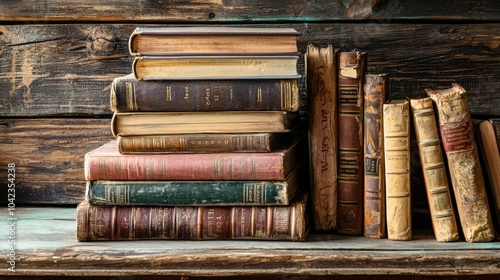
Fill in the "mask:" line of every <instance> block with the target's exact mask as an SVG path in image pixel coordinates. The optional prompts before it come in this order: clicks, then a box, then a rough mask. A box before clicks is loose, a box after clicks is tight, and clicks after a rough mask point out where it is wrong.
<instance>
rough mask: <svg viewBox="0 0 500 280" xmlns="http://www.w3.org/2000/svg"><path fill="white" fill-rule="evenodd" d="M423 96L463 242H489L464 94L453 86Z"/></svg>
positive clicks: (490, 236) (489, 220) (487, 213)
mask: <svg viewBox="0 0 500 280" xmlns="http://www.w3.org/2000/svg"><path fill="white" fill-rule="evenodd" d="M427 93H428V94H429V96H430V97H431V98H432V99H433V101H434V103H435V104H436V111H437V115H438V119H439V126H440V132H441V140H442V143H443V147H444V150H445V154H446V157H447V160H448V167H449V171H450V177H451V183H452V187H453V191H454V193H455V200H456V202H457V209H458V215H459V218H460V223H461V225H462V230H463V232H464V236H465V240H466V241H467V242H485V241H491V240H492V239H493V238H494V236H495V235H494V230H493V224H492V218H491V213H490V211H489V205H488V199H487V196H486V187H485V184H484V177H483V173H482V169H481V165H480V162H479V155H478V151H477V146H476V142H475V139H474V135H473V127H472V119H471V117H470V111H469V104H468V101H467V97H466V93H465V90H464V89H463V88H462V87H460V86H459V85H458V84H453V86H452V87H451V88H448V89H441V90H427Z"/></svg>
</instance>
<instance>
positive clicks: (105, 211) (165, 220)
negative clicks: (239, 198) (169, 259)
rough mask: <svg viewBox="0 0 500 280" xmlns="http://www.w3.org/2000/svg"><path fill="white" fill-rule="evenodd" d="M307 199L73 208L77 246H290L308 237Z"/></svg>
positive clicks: (81, 206) (85, 203) (82, 206)
mask: <svg viewBox="0 0 500 280" xmlns="http://www.w3.org/2000/svg"><path fill="white" fill-rule="evenodd" d="M306 204H307V195H305V194H304V195H300V196H298V197H297V200H295V201H294V202H293V203H292V204H290V205H288V206H172V207H168V206H165V207H160V206H158V207H155V206H98V205H91V204H89V203H88V201H83V202H81V203H80V204H79V205H78V206H77V210H76V211H77V215H76V225H77V228H76V237H77V240H78V241H94V240H95V241H97V240H138V239H147V240H151V239H172V240H179V239H184V240H207V239H215V240H227V239H242V240H292V241H303V240H305V239H306V237H307V233H308V227H307V212H306Z"/></svg>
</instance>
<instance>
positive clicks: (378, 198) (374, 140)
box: [363, 74, 389, 238]
mask: <svg viewBox="0 0 500 280" xmlns="http://www.w3.org/2000/svg"><path fill="white" fill-rule="evenodd" d="M388 91H389V75H387V74H367V75H366V77H365V84H364V104H363V107H364V111H363V112H364V125H363V140H364V157H365V161H364V163H365V178H364V180H365V189H364V208H365V217H364V236H365V237H369V238H384V237H385V236H386V230H385V228H386V224H385V180H384V176H385V169H384V141H383V140H384V139H383V137H384V135H383V118H382V106H383V104H384V103H385V101H386V99H387V96H388Z"/></svg>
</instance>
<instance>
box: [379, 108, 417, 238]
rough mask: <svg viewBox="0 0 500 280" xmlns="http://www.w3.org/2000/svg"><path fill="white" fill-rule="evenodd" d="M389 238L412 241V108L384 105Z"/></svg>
mask: <svg viewBox="0 0 500 280" xmlns="http://www.w3.org/2000/svg"><path fill="white" fill-rule="evenodd" d="M383 119H384V158H385V182H386V216H387V238H388V239H390V240H411V239H412V224H411V206H412V204H411V179H410V106H409V102H408V101H406V100H393V101H390V102H389V103H386V104H384V105H383Z"/></svg>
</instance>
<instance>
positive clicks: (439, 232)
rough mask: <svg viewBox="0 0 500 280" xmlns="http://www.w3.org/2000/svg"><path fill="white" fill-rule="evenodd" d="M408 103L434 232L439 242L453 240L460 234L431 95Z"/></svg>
mask: <svg viewBox="0 0 500 280" xmlns="http://www.w3.org/2000/svg"><path fill="white" fill-rule="evenodd" d="M410 105H411V109H412V115H413V123H414V129H415V132H416V139H417V143H418V148H419V154H420V162H421V164H422V171H423V176H424V180H425V187H426V191H427V199H428V201H429V209H430V213H431V218H432V227H433V229H434V235H435V237H436V240H437V241H440V242H447V241H456V240H458V239H459V238H460V234H459V232H458V226H457V221H456V215H455V210H454V209H453V202H452V198H451V195H450V186H449V184H448V176H447V170H446V166H445V163H444V156H443V153H442V147H441V141H440V140H439V133H438V128H437V121H436V117H435V115H434V108H433V104H432V99H431V98H430V97H426V98H421V99H411V100H410Z"/></svg>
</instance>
